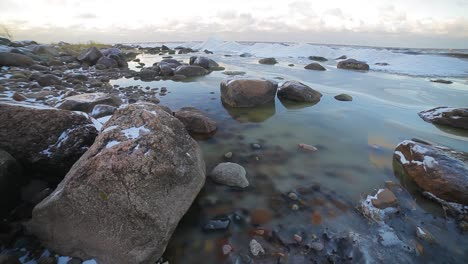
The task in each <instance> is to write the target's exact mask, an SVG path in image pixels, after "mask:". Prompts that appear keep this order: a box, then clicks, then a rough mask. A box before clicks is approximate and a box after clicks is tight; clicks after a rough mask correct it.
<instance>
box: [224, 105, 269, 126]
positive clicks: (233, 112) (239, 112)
mask: <svg viewBox="0 0 468 264" xmlns="http://www.w3.org/2000/svg"><path fill="white" fill-rule="evenodd" d="M223 107H224V109H226V111H227V112H228V114H229V115H230V116H231V117H232V119H234V120H236V121H237V122H239V123H247V122H253V123H261V122H264V121H266V120H268V119H269V118H270V117H272V116H273V115H275V113H276V108H275V101H272V102H270V103H267V104H264V105H261V106H257V107H249V108H234V107H230V106H228V105H226V104H224V103H223Z"/></svg>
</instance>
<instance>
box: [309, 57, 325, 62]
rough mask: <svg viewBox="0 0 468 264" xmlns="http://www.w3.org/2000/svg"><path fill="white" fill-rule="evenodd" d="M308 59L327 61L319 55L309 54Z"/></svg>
mask: <svg viewBox="0 0 468 264" xmlns="http://www.w3.org/2000/svg"><path fill="white" fill-rule="evenodd" d="M309 60H313V61H320V62H324V61H328V60H327V59H326V58H324V57H320V56H309Z"/></svg>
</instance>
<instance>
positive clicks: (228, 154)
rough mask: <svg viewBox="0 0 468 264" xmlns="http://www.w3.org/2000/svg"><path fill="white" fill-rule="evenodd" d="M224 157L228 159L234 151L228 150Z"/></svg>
mask: <svg viewBox="0 0 468 264" xmlns="http://www.w3.org/2000/svg"><path fill="white" fill-rule="evenodd" d="M224 157H225V158H226V159H230V158H232V152H228V153H226V154H224Z"/></svg>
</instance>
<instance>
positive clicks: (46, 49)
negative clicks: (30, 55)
mask: <svg viewBox="0 0 468 264" xmlns="http://www.w3.org/2000/svg"><path fill="white" fill-rule="evenodd" d="M32 52H34V53H35V54H37V55H43V56H47V57H57V56H59V55H60V54H59V51H58V50H57V49H56V48H54V47H53V46H51V45H36V46H34V47H33V48H32Z"/></svg>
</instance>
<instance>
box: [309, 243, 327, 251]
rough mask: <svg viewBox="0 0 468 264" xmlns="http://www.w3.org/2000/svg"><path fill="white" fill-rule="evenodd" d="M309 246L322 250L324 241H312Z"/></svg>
mask: <svg viewBox="0 0 468 264" xmlns="http://www.w3.org/2000/svg"><path fill="white" fill-rule="evenodd" d="M308 246H309V247H310V248H311V249H313V250H315V251H322V250H323V247H324V246H323V243H322V242H312V243H310V244H309V245H308Z"/></svg>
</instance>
